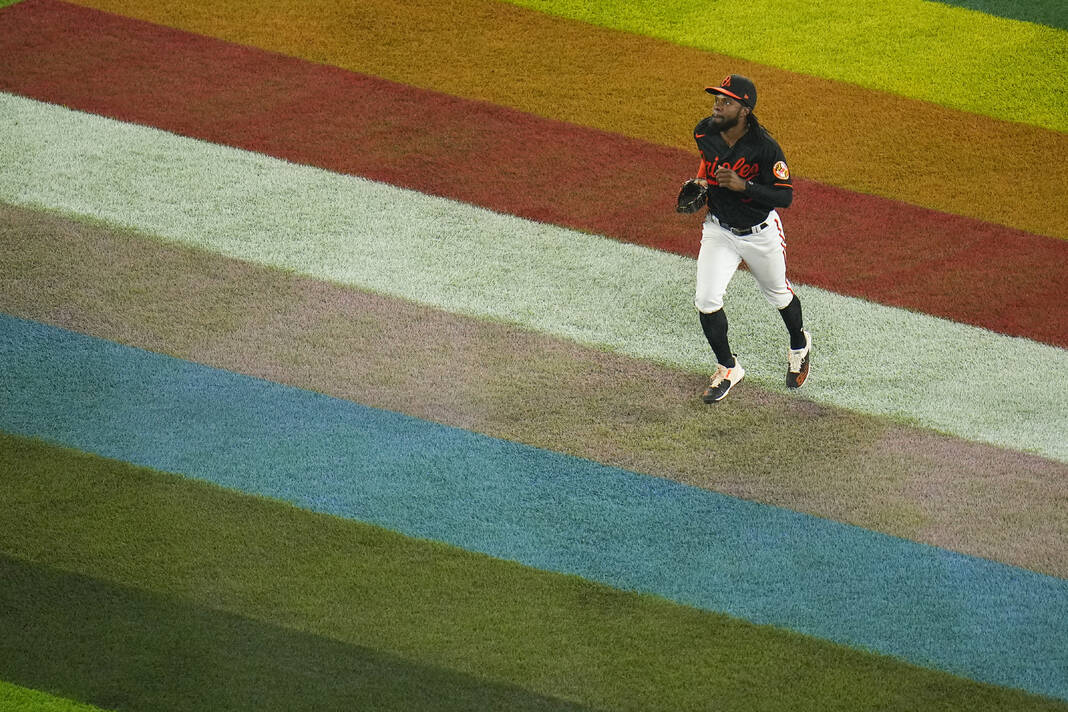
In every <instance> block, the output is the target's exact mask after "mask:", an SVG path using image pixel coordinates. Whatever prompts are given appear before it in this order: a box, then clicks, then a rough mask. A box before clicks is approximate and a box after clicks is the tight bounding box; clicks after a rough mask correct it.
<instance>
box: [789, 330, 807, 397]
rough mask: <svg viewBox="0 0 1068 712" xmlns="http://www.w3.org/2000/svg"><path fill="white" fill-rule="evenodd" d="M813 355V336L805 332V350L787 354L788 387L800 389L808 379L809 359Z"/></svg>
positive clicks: (795, 350)
mask: <svg viewBox="0 0 1068 712" xmlns="http://www.w3.org/2000/svg"><path fill="white" fill-rule="evenodd" d="M811 355H812V334H810V333H808V332H807V331H806V332H805V348H803V349H789V350H788V351H787V352H786V362H787V367H786V387H787V388H800V387H801V385H802V384H803V383H804V382H805V379H806V378H808V363H809V357H810V356H811Z"/></svg>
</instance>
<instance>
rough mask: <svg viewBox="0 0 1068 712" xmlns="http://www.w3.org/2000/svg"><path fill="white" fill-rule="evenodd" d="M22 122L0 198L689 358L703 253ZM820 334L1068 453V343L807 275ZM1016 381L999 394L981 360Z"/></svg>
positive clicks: (1000, 426)
mask: <svg viewBox="0 0 1068 712" xmlns="http://www.w3.org/2000/svg"><path fill="white" fill-rule="evenodd" d="M0 113H3V114H6V115H7V116H9V117H10V118H11V120H12V125H13V126H14V128H13V130H12V135H11V144H10V147H11V149H12V156H11V160H10V161H6V162H4V163H3V164H2V165H0V199H2V200H5V201H7V202H10V203H13V204H18V205H39V206H46V207H51V208H55V209H58V210H64V211H71V212H74V213H77V214H81V215H89V216H94V217H96V218H99V219H102V220H105V221H108V222H112V223H115V224H121V225H126V226H129V227H132V228H134V229H137V230H139V231H143V232H146V233H149V234H154V235H159V236H160V237H163V238H164V239H168V240H173V241H176V242H180V243H183V244H187V245H194V246H200V247H205V248H207V249H211V250H213V251H216V252H219V253H221V254H225V255H227V256H231V257H237V258H240V259H246V260H252V261H256V262H260V263H262V264H266V265H271V266H276V267H281V268H284V269H292V270H297V271H299V272H301V273H303V274H308V275H311V276H314V277H316V278H319V279H326V280H330V281H336V282H341V283H344V284H349V285H353V286H358V287H361V288H364V289H370V290H373V291H380V292H383V293H386V294H390V295H393V296H399V297H403V298H406V299H411V300H413V301H418V302H420V303H424V304H428V305H431V306H436V307H440V308H444V309H447V310H449V311H454V312H457V313H462V314H467V315H473V316H480V317H490V318H496V319H503V320H506V321H508V322H511V323H515V324H519V325H522V326H525V327H528V328H532V329H535V330H538V331H542V332H544V333H547V334H551V335H555V336H560V337H563V338H567V339H572V340H575V341H578V342H580V343H584V344H589V345H596V346H598V347H601V348H608V349H611V350H616V351H619V352H621V353H624V354H627V355H629V356H634V357H638V358H646V359H651V360H654V361H656V362H659V363H662V364H666V365H670V366H673V367H679V368H684V369H688V370H702V369H708V368H709V367H710V363H711V355H710V352H709V350H708V346H707V344H706V343H703V339H702V338H701V337H700V333H699V330H698V328H697V327H696V317H695V312H694V309H693V303H692V294H693V279H694V277H693V272H694V261H693V260H691V259H686V258H682V257H678V256H675V255H669V254H665V253H662V252H658V251H654V250H649V249H647V248H642V247H638V246H634V245H628V244H620V243H618V242H615V241H612V240H608V239H605V238H602V237H598V236H593V235H584V234H580V233H576V232H573V231H570V230H565V229H561V228H558V227H554V226H550V225H543V224H538V223H532V222H528V221H524V220H521V219H518V218H515V217H511V216H505V215H499V214H495V213H491V212H489V211H486V210H482V209H478V208H473V207H470V206H465V205H461V204H457V203H454V202H451V201H447V200H444V199H441V198H436V197H430V196H425V195H421V194H418V193H414V192H411V191H406V190H401V189H398V188H395V187H392V186H387V185H382V184H378V183H374V182H371V181H367V180H363V179H359V178H353V177H350V176H341V175H337V174H332V173H328V172H326V171H323V170H320V169H315V168H310V167H306V166H295V165H292V164H288V163H285V162H283V161H279V160H277V159H273V158H270V157H266V156H262V155H259V154H253V153H248V152H244V151H239V150H235V149H232V148H228V147H222V146H215V145H210V144H205V143H201V142H198V141H193V140H190V139H186V138H181V137H177V136H174V135H171V134H167V133H164V132H161V131H158V130H154V129H149V128H145V127H140V126H132V125H129V124H123V123H119V122H116V121H112V120H108V119H103V118H100V117H96V116H90V115H86V114H81V113H78V112H73V111H70V110H68V109H64V108H61V107H55V106H50V105H46V104H41V103H39V102H35V101H31V100H28V99H24V98H20V97H13V96H10V95H2V96H0ZM798 289H799V292H800V294H801V297H802V299H803V300H804V303H805V310H806V320H807V323H808V325H809V326H810V328H811V329H812V330H813V331H814V333H815V334H816V337H815V338H816V344H817V345H816V347H815V348H816V349H817V352H816V353H817V354H818V355H817V356H816V357H815V359H817V361H816V365H815V366H814V367H813V368H814V369H819V370H818V371H814V376H813V377H812V378H811V379H810V380H809V382H808V383H806V386H805V396H806V397H807V398H810V399H812V400H815V401H817V402H822V403H826V404H829V405H835V406H840V407H845V408H850V409H853V410H857V411H860V412H864V413H869V414H873V415H887V416H892V417H897V418H902V419H906V420H907V421H908V422H910V423H913V424H918V425H922V426H924V427H930V428H935V429H938V430H941V431H943V432H947V433H950V434H953V435H957V436H960V437H964V438H967V439H973V440H977V441H980V442H986V443H991V444H995V445H1000V446H1004V447H1011V448H1014V449H1018V450H1022V451H1027V452H1032V453H1035V454H1038V455H1041V456H1043V457H1048V458H1052V459H1057V460H1061V461H1065V460H1068V437H1066V434H1068V414H1066V413H1065V410H1064V407H1063V406H1064V403H1065V402H1068V354H1066V352H1065V351H1064V350H1062V349H1057V348H1054V347H1050V346H1043V345H1041V344H1036V343H1034V342H1029V341H1026V340H1023V339H1014V338H1010V337H1005V336H1000V335H997V334H994V333H991V332H987V331H983V330H980V329H976V328H974V327H968V326H962V325H958V324H954V323H952V322H946V321H942V320H939V319H935V318H932V317H927V316H924V315H921V314H911V313H908V312H903V311H901V310H896V309H891V308H887V307H882V306H879V305H875V304H870V303H866V302H862V301H859V300H856V299H850V298H847V297H841V296H839V295H835V294H831V293H827V292H823V291H822V290H819V289H816V288H807V289H806V288H804V287H801V286H798ZM728 300H729V304H730V307H729V312H728V313H729V314H730V315H731V318H732V326H731V329H732V334H733V342H732V343H733V345H734V348H735V349H736V350H737V352H738V353H739V355H740V357H741V358H742V362H743V363H744V364H745V366H746V369H747V380H748V382H749V383H751V384H758V385H761V386H763V387H766V388H771V389H777V390H779V391H785V385H784V384H783V379H784V376H783V374H784V372H785V366H784V362H785V357H784V353H785V337H784V331H783V327H782V322H781V319H780V318H779V316H778V314H776V313H775V311H774V309H772V308H771V307H769V306H768V304H767V303H766V302H765V301H764V299H763V297H762V296H760V294H759V292H758V290H757V289H756V288H755V285H754V283H753V282H752V281H751V277H750V276H749V275H748V274H746V273H743V274H739V275H738V277H736V278H735V280H734V282H733V285H732V291H731V293H730V294H729V295H728ZM1005 364H1013V365H1014V371H1013V378H1011V379H1007V380H1003V381H1000V382H999V384H998V387H997V388H996V389H993V388H990V386H989V383H988V381H987V380H986V379H982V378H976V377H975V374H991V373H1000V372H1002V371H1003V369H1004V366H1005Z"/></svg>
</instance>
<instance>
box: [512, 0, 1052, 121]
mask: <svg viewBox="0 0 1068 712" xmlns="http://www.w3.org/2000/svg"><path fill="white" fill-rule="evenodd" d="M503 1H504V2H508V3H511V4H514V5H519V6H521V7H526V8H530V9H533V10H538V11H541V12H548V13H552V14H554V15H559V16H561V17H566V18H568V19H572V20H579V21H582V22H589V23H592V24H594V25H599V26H602V27H609V28H612V29H616V30H623V31H625V32H633V33H636V34H640V35H649V36H651V37H657V38H660V39H663V40H667V41H669V42H674V43H677V44H681V45H685V46H688V47H696V48H698V49H702V50H706V51H709V52H718V53H721V54H725V55H728V56H734V57H741V58H744V59H747V60H751V61H753V62H760V63H762V64H766V65H770V66H773V67H782V68H783V69H787V70H790V71H793V72H798V73H804V74H810V75H814V76H819V77H826V78H827V79H834V80H838V81H844V82H849V83H851V84H857V85H860V86H863V87H867V88H869V89H875V90H878V91H886V92H892V93H894V94H900V95H902V96H908V97H912V98H914V99H921V100H923V101H928V102H931V103H934V104H940V105H942V106H948V107H952V108H956V109H961V110H963V111H969V112H974V113H976V114H982V115H985V116H991V117H995V118H997V119H1001V120H1005V119H1009V120H1011V121H1022V122H1026V123H1030V124H1034V125H1036V126H1043V127H1046V128H1050V129H1053V130H1055V131H1061V132H1064V131H1068V97H1066V96H1065V94H1064V76H1065V75H1066V74H1068V55H1065V53H1064V46H1065V45H1066V44H1068V32H1064V31H1063V30H1058V29H1053V28H1050V27H1043V26H1040V25H1034V24H1030V23H1026V22H1017V21H1014V20H1006V19H1003V18H999V17H992V16H990V15H985V14H983V13H979V12H973V11H970V10H965V9H960V8H955V7H951V6H947V5H943V4H940V3H935V2H928V1H927V0H896V1H895V2H893V3H886V2H880V0H862V1H860V2H857V1H856V0H823V2H820V3H819V5H818V6H810V5H808V4H805V3H793V4H788V5H785V6H784V5H783V4H782V3H781V2H776V0H719V1H718V2H716V4H715V5H714V6H708V5H700V4H698V5H694V4H691V3H683V2H680V0H593V2H587V1H586V0H583V2H575V1H574V0H503ZM728 18H729V19H728ZM743 28H744V29H743ZM934 67H937V68H938V69H937V71H933V68H934ZM1005 76H1012V77H1013V78H1014V79H1013V83H1014V87H1015V86H1019V89H1018V90H1017V89H1015V88H1014V89H1013V90H1011V91H1005V82H1004V77H1005ZM758 89H759V86H758ZM820 100H821V97H818V96H814V97H810V99H809V102H807V103H806V105H805V106H806V107H807V104H808V103H813V102H817V101H820Z"/></svg>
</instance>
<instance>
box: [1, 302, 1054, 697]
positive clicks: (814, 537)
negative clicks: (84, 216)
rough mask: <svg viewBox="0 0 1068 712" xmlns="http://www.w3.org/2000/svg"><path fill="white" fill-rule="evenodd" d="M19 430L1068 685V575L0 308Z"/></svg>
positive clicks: (1006, 680)
mask: <svg viewBox="0 0 1068 712" xmlns="http://www.w3.org/2000/svg"><path fill="white" fill-rule="evenodd" d="M0 402H2V403H3V404H4V407H3V408H2V411H0V429H3V430H6V431H8V432H11V433H15V434H20V435H28V436H36V437H41V438H44V439H47V440H51V441H55V442H58V443H62V444H64V445H68V446H72V447H76V448H79V449H82V450H86V451H89V452H94V453H98V454H100V455H104V456H106V457H111V458H117V459H120V460H126V461H128V462H132V463H136V464H140V465H146V466H149V467H153V468H158V469H162V470H167V471H171V472H177V473H183V474H186V475H188V476H191V477H195V478H199V479H204V480H208V481H212V482H216V483H219V484H221V485H224V486H227V487H232V488H235V489H238V490H242V491H245V492H251V493H256V494H262V495H265V496H268V497H273V498H278V499H282V500H286V501H289V502H292V503H294V504H297V505H298V506H302V507H306V508H309V509H312V510H316V511H321V512H327V513H330V514H334V515H338V516H342V517H349V518H353V519H357V520H360V521H366V522H371V523H374V524H378V525H381V526H385V527H388V528H390V529H394V530H397V531H400V532H402V533H404V534H408V535H410V536H417V537H425V538H429V539H436V540H440V541H444V542H448V543H451V544H454V545H457V546H460V547H463V548H466V549H469V550H473V551H480V552H484V553H487V554H490V555H492V556H496V557H500V558H504V559H511V560H516V561H519V562H521V563H524V564H527V565H529V566H533V567H536V568H539V569H545V570H551V571H560V572H565V573H573V574H577V575H579V576H582V577H585V578H588V579H592V580H595V581H600V582H603V583H607V584H609V585H611V586H614V587H617V588H621V589H626V590H636V591H643V592H648V593H653V594H658V595H661V596H664V597H667V598H669V599H672V600H675V601H678V602H681V603H684V604H687V605H691V606H695V607H699V608H704V609H709V610H714V611H722V612H724V613H727V614H730V615H733V616H737V617H740V618H744V619H747V620H750V621H753V622H757V623H766V624H772V625H776V626H781V627H785V628H790V629H793V630H796V631H800V632H802V633H806V634H810V635H814V636H819V637H822V638H826V639H830V640H833V641H836V642H840V643H844V644H847V645H850V646H854V647H857V648H862V649H866V650H871V651H877V652H881V653H886V654H891V655H895V656H898V657H901V658H904V659H906V660H908V661H911V662H914V663H917V664H920V665H924V666H928V667H934V668H938V669H942V670H947V671H949V672H953V673H957V674H960V675H963V676H966V677H970V678H973V679H976V680H980V681H985V682H991V683H994V684H999V685H1005V686H1010V687H1017V688H1021V689H1024V690H1028V691H1031V692H1035V693H1039V694H1045V695H1050V696H1054V697H1059V698H1062V699H1068V653H1066V650H1068V647H1066V646H1065V641H1066V640H1068V581H1065V580H1062V579H1058V578H1055V577H1050V576H1044V575H1040V574H1037V573H1034V572H1030V571H1026V570H1023V569H1017V568H1014V567H1011V566H1007V565H1003V564H999V563H996V562H992V561H987V560H983V559H977V558H973V557H968V556H964V555H961V554H957V553H953V552H949V551H945V550H942V549H938V548H935V547H931V546H927V545H922V544H918V543H915V542H911V541H906V540H902V539H897V538H894V537H890V536H886V535H883V534H879V533H875V532H871V531H867V530H864V529H860V528H857V527H852V526H848V525H843V524H840V523H836V522H831V521H828V520H823V519H819V518H816V517H812V516H808V515H803V514H798V513H796V512H791V511H788V510H783V509H778V508H775V507H769V506H766V505H760V504H755V503H751V502H746V501H743V500H738V499H734V498H732V497H727V496H724V495H720V494H716V493H714V492H708V491H705V490H701V489H697V488H693V487H687V486H684V485H680V484H678V483H675V482H672V481H670V480H664V479H658V478H653V477H647V476H642V475H638V474H635V473H631V472H627V471H624V470H619V469H615V468H611V467H606V466H604V465H600V464H598V463H595V462H590V461H587V460H582V459H579V458H575V457H570V456H566V455H562V454H559V453H553V452H549V451H545V450H538V449H535V448H531V447H527V446H524V445H520V444H517V443H513V442H508V441H503V440H497V439H494V438H490V437H487V436H484V435H479V434H477V433H471V432H468V431H464V430H459V429H456V428H450V427H446V426H442V425H437V424H434V423H428V422H426V421H422V420H418V419H416V418H411V417H408V416H404V415H400V414H397V413H392V412H388V411H382V410H377V409H373V408H368V407H365V406H361V405H358V404H355V403H351V402H348V401H344V400H339V399H335V398H330V397H327V396H324V395H322V394H317V393H312V392H309V391H304V390H300V389H298V388H293V387H288V386H283V385H279V384H276V383H272V382H269V381H263V380H258V379H254V378H250V377H247V376H241V375H238V374H234V373H230V372H227V371H220V370H217V369H212V368H208V367H205V366H201V365H197V364H194V363H189V362H186V361H182V360H179V359H175V358H171V357H167V356H162V355H159V354H154V353H150V352H146V351H141V350H138V349H133V348H129V347H125V346H121V345H118V344H115V343H112V342H108V341H103V340H100V339H96V338H92V337H88V336H85V335H82V334H77V333H74V332H70V331H65V330H62V329H57V328H55V327H51V326H47V325H43V324H38V323H35V322H30V321H24V320H20V319H15V318H13V317H9V316H6V315H0Z"/></svg>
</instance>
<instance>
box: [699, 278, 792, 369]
mask: <svg viewBox="0 0 1068 712" xmlns="http://www.w3.org/2000/svg"><path fill="white" fill-rule="evenodd" d="M779 314H781V315H782V320H783V323H784V324H786V330H787V331H789V332H790V348H791V349H794V350H797V349H803V348H805V343H806V341H805V331H804V322H803V321H802V317H801V300H799V299H798V298H797V295H796V294H795V295H794V298H793V299H791V300H790V303H789V304H787V305H786V306H785V307H783V308H782V309H780V310H779ZM698 315H699V316H700V317H701V330H702V331H704V332H705V338H706V339H708V345H709V346H711V347H712V351H713V352H714V353H715V354H716V360H717V361H719V362H720V363H721V364H723V365H724V366H726V367H727V368H734V365H735V364H734V354H732V353H731V347H730V344H729V343H728V342H727V315H726V314H724V313H723V310H722V309H717V310H716V311H714V312H710V313H708V314H706V313H705V312H698Z"/></svg>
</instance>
